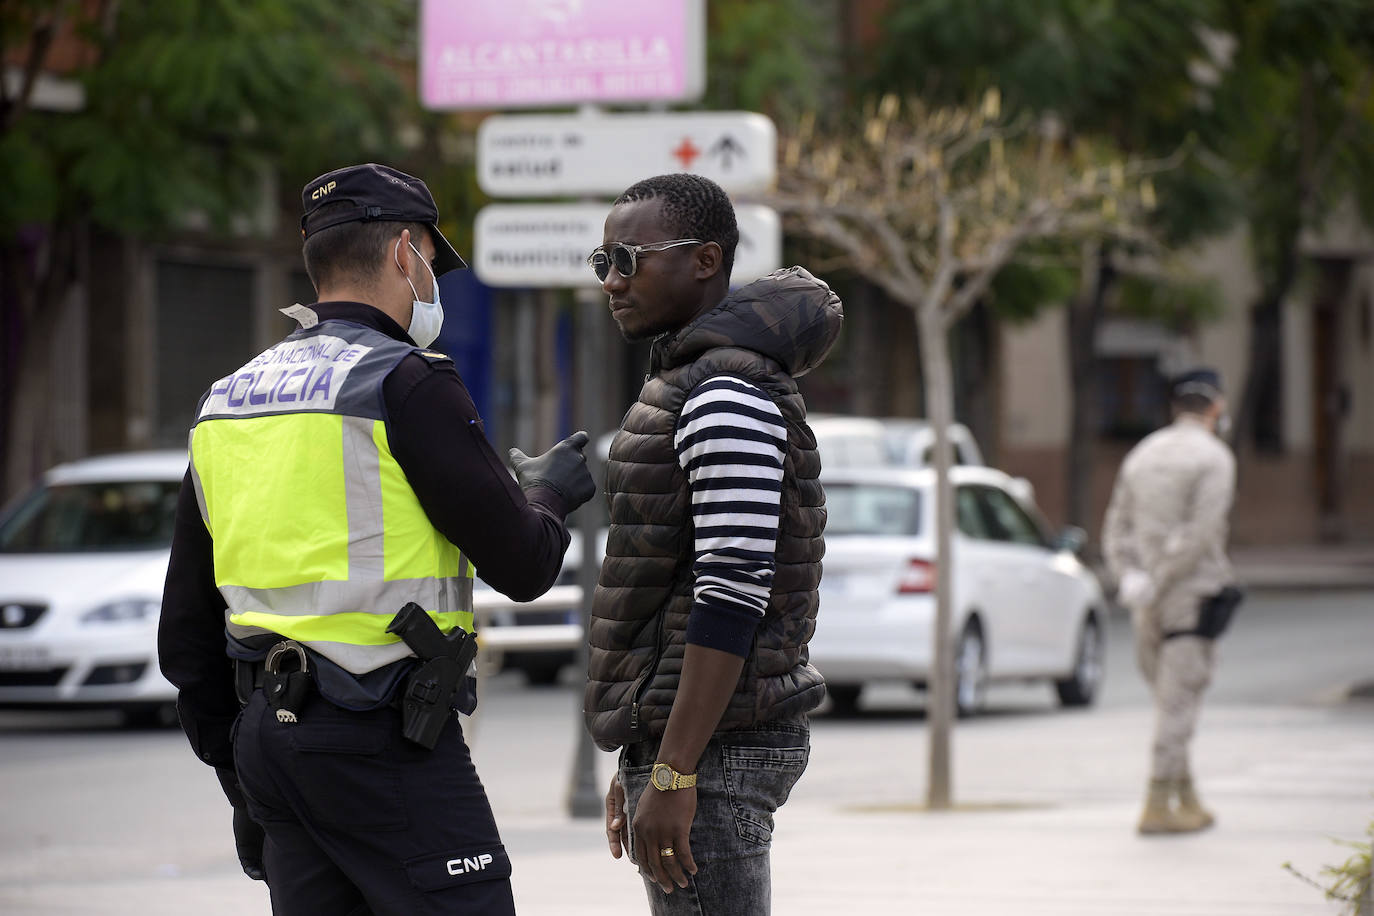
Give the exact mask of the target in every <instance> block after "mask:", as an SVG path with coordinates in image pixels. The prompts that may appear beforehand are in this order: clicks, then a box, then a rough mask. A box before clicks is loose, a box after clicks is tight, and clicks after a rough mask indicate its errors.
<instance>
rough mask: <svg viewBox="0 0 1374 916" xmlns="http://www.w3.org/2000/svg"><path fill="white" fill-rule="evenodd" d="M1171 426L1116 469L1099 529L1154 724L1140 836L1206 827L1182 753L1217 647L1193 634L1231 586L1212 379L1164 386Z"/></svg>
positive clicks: (1230, 460)
mask: <svg viewBox="0 0 1374 916" xmlns="http://www.w3.org/2000/svg"><path fill="white" fill-rule="evenodd" d="M1172 403H1173V411H1174V422H1173V423H1172V425H1170V426H1167V427H1165V428H1164V429H1161V430H1158V431H1156V432H1154V433H1152V434H1151V435H1149V436H1147V437H1146V438H1145V439H1144V440H1142V441H1141V442H1140V443H1139V444H1138V445H1137V446H1136V447H1135V448H1134V449H1132V450H1131V452H1130V454H1128V455H1127V456H1126V460H1125V461H1124V462H1123V463H1122V466H1121V471H1120V473H1119V474H1118V476H1117V480H1116V486H1115V488H1114V489H1113V491H1112V497H1111V502H1110V504H1109V505H1108V508H1107V515H1106V519H1105V521H1104V522H1103V532H1102V543H1103V549H1104V552H1105V554H1106V560H1107V566H1108V568H1109V570H1110V572H1111V573H1112V575H1113V576H1115V577H1116V579H1117V582H1118V592H1117V595H1118V599H1119V600H1120V601H1121V603H1122V604H1123V605H1125V606H1126V607H1127V608H1129V609H1130V612H1131V622H1132V625H1133V628H1134V630H1135V639H1136V656H1137V660H1138V662H1139V665H1140V670H1141V671H1142V672H1143V673H1144V675H1145V680H1146V681H1147V682H1148V683H1149V684H1150V687H1151V689H1152V691H1153V693H1154V698H1155V712H1156V724H1155V733H1154V742H1153V752H1152V756H1151V772H1150V784H1149V790H1148V794H1147V796H1146V801H1145V810H1144V812H1143V814H1142V815H1141V818H1140V824H1139V830H1140V832H1141V833H1146V834H1154V833H1183V832H1191V831H1195V830H1202V829H1205V828H1206V827H1209V826H1211V824H1212V823H1213V820H1214V818H1213V817H1212V814H1211V813H1210V812H1208V811H1207V810H1206V809H1205V808H1203V807H1202V805H1201V803H1200V802H1199V801H1198V798H1197V793H1196V792H1195V790H1194V789H1193V781H1192V776H1191V773H1190V770H1189V766H1188V743H1189V741H1190V740H1191V739H1192V736H1193V731H1194V729H1195V727H1196V725H1197V718H1198V713H1199V711H1200V709H1201V705H1202V694H1203V691H1205V690H1206V688H1207V685H1208V684H1209V683H1210V682H1211V679H1212V670H1213V666H1214V663H1215V641H1214V639H1212V638H1207V637H1206V636H1205V635H1203V634H1200V633H1199V632H1198V628H1199V620H1200V616H1201V609H1202V607H1203V605H1204V603H1205V602H1206V601H1207V600H1208V599H1209V598H1210V597H1211V596H1214V595H1217V594H1219V593H1220V592H1222V590H1223V589H1225V588H1226V587H1227V586H1230V585H1231V584H1232V582H1233V577H1232V573H1231V566H1230V564H1229V562H1228V561H1227V558H1226V537H1227V530H1228V525H1227V516H1228V515H1229V513H1230V510H1231V501H1232V497H1233V494H1234V491H1235V458H1234V457H1233V456H1232V454H1231V450H1230V449H1229V448H1228V447H1227V446H1226V444H1225V443H1224V442H1223V441H1222V439H1221V438H1220V437H1221V436H1222V435H1225V432H1226V426H1227V419H1228V418H1227V414H1226V398H1225V396H1224V395H1223V393H1222V387H1221V377H1220V375H1219V374H1218V373H1217V372H1215V371H1214V370H1211V369H1198V370H1194V371H1192V372H1188V373H1185V374H1183V375H1181V376H1179V377H1178V378H1177V379H1175V380H1174V383H1173V385H1172Z"/></svg>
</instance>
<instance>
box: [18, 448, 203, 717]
mask: <svg viewBox="0 0 1374 916" xmlns="http://www.w3.org/2000/svg"><path fill="white" fill-rule="evenodd" d="M186 466H187V457H186V452H185V450H177V451H159V452H135V453H127V454H121V455H111V456H108V457H103V458H89V459H86V460H83V461H76V462H72V463H71V464H64V465H61V466H59V467H56V468H53V469H52V470H50V471H48V472H47V474H45V475H44V477H43V480H42V482H41V483H40V484H39V485H38V486H37V487H36V488H34V489H33V490H32V491H31V492H29V493H28V494H27V495H25V496H24V497H22V498H21V499H19V500H18V501H17V502H15V503H14V504H13V505H12V506H10V507H9V509H8V511H7V512H6V513H5V514H4V516H3V517H0V707H11V708H15V707H45V706H46V707H70V708H78V707H115V708H119V709H122V710H123V711H124V713H125V715H126V718H127V719H128V720H129V721H130V722H131V723H136V724H152V723H155V722H158V721H162V722H167V721H168V711H169V710H170V708H171V704H172V703H173V702H174V701H175V699H176V688H174V687H173V686H172V685H171V684H170V683H168V682H167V680H166V679H165V678H163V676H162V673H161V672H160V671H159V670H158V663H157V622H158V615H159V613H160V611H161V608H162V585H163V580H164V579H165V578H166V575H167V560H168V556H169V551H170V545H171V542H172V527H173V522H174V519H175V516H176V504H177V492H178V489H179V488H180V486H181V479H182V477H183V475H185V473H186Z"/></svg>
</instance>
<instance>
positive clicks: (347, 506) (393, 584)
mask: <svg viewBox="0 0 1374 916" xmlns="http://www.w3.org/2000/svg"><path fill="white" fill-rule="evenodd" d="M298 314H301V315H303V316H304V320H303V327H301V328H300V329H298V330H297V331H295V332H294V333H292V334H291V335H290V336H289V337H287V338H286V339H285V340H283V341H282V342H281V343H279V344H277V345H276V346H274V347H272V348H271V349H269V350H267V351H265V352H263V353H262V354H260V355H259V356H258V357H257V358H255V359H253V360H252V361H250V362H249V363H248V364H246V365H245V366H243V367H242V368H240V369H239V370H237V371H236V372H233V373H231V374H230V375H227V376H225V377H224V378H222V379H220V380H219V381H218V382H216V383H215V384H214V385H213V386H212V387H211V388H210V390H209V391H208V392H206V394H205V395H204V396H203V397H202V398H201V401H200V406H199V407H198V409H197V411H196V422H195V425H194V427H192V429H191V473H192V477H193V479H194V482H195V489H196V496H197V498H198V499H199V501H200V511H201V517H202V518H203V519H204V520H205V525H206V527H207V528H208V529H209V531H210V535H211V537H212V538H213V540H214V558H215V584H216V585H217V586H218V587H219V590H220V593H221V594H222V595H223V596H224V600H225V602H226V605H227V608H228V611H227V628H228V632H229V633H230V635H232V636H235V637H237V638H239V639H245V638H248V637H251V636H255V635H260V634H263V633H267V632H271V633H277V634H279V635H281V636H283V637H285V638H288V639H294V640H296V641H298V642H301V643H303V644H305V645H307V646H309V647H311V648H312V649H314V650H315V651H317V652H319V653H320V654H321V655H323V656H325V657H326V658H329V659H330V660H331V661H334V662H335V663H337V664H338V665H340V666H341V667H343V668H345V669H346V670H348V671H351V672H353V673H354V674H363V673H365V672H368V671H372V670H374V669H376V668H379V667H381V666H383V665H386V664H389V663H391V662H394V661H397V660H399V659H401V658H405V657H406V656H408V655H411V654H412V653H411V651H410V649H409V648H408V647H407V646H406V645H405V644H404V643H402V642H400V641H399V639H398V638H397V637H396V636H394V635H392V634H390V633H387V632H386V627H387V624H388V623H390V622H391V618H392V616H393V615H394V614H395V613H396V612H397V611H398V610H400V609H401V607H402V606H403V605H405V603H406V602H408V601H414V602H416V603H417V604H419V605H420V606H421V607H422V608H424V609H425V610H426V611H427V612H429V614H430V616H431V617H433V618H434V620H435V622H436V623H437V624H438V626H439V628H440V629H441V630H442V631H443V632H445V633H447V632H450V631H451V630H452V629H453V628H454V627H455V626H459V627H462V628H463V629H465V630H467V631H468V632H471V631H472V629H473V620H472V577H473V568H472V565H471V564H470V563H468V562H467V559H466V558H465V557H464V556H463V554H462V553H461V552H460V551H459V550H458V548H457V547H455V546H454V545H453V544H452V543H450V542H449V541H448V539H447V538H445V537H444V536H443V534H441V533H440V532H439V531H438V530H437V529H435V527H434V526H433V525H432V524H431V523H430V521H429V518H428V517H427V516H426V515H425V512H424V509H422V508H421V506H420V503H419V500H418V499H416V496H415V493H414V492H413V491H412V490H411V488H410V485H409V483H408V482H407V481H406V476H405V474H404V472H403V471H402V470H401V467H400V465H398V464H397V463H396V459H395V457H394V456H393V455H392V454H391V447H390V444H389V443H388V441H387V434H386V424H385V422H384V421H383V418H384V416H385V412H384V403H383V398H382V383H383V381H384V380H385V378H386V376H387V374H388V373H390V372H391V370H392V369H393V368H395V366H396V364H397V363H398V362H400V361H401V359H403V358H404V357H405V356H407V355H408V354H410V353H420V354H421V355H424V356H428V357H431V358H433V357H437V356H438V354H429V353H427V352H426V351H423V350H418V349H417V348H415V347H413V346H411V345H410V344H407V343H403V342H401V341H398V340H395V339H393V338H391V337H388V336H387V335H386V334H383V333H382V332H380V331H376V330H373V329H371V328H367V327H363V326H360V325H356V324H353V323H351V322H346V321H342V320H329V321H324V322H320V323H315V322H314V321H313V320H312V319H313V315H314V313H313V312H310V311H309V310H308V309H302V310H300V312H299V313H298Z"/></svg>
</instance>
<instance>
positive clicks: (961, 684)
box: [954, 620, 988, 719]
mask: <svg viewBox="0 0 1374 916" xmlns="http://www.w3.org/2000/svg"><path fill="white" fill-rule="evenodd" d="M987 691H988V653H987V643H986V642H984V640H983V628H982V627H981V626H979V624H978V621H976V620H971V621H969V623H968V625H967V626H965V627H964V632H963V633H961V634H959V643H958V645H957V647H956V648H955V650H954V708H955V711H956V712H957V713H958V714H959V718H961V719H964V718H968V717H969V716H972V715H974V714H975V713H977V712H978V711H979V710H981V709H982V708H983V704H984V703H985V702H986V701H987Z"/></svg>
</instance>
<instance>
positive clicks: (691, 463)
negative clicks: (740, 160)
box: [584, 174, 843, 916]
mask: <svg viewBox="0 0 1374 916" xmlns="http://www.w3.org/2000/svg"><path fill="white" fill-rule="evenodd" d="M738 241H739V232H738V229H737V228H736V225H735V213H734V208H733V207H732V206H731V204H730V200H729V198H728V197H726V195H725V193H724V192H723V191H722V190H721V189H720V187H718V186H717V185H716V184H715V183H714V182H711V181H709V180H707V179H705V178H701V177H700V176H696V175H688V174H677V175H664V176H659V177H657V178H650V179H647V180H645V181H641V182H639V183H638V184H635V185H633V186H631V187H630V188H629V189H628V190H626V191H625V193H623V194H622V195H621V196H620V197H619V199H617V200H616V202H615V205H614V207H613V208H612V210H611V213H610V215H609V216H608V217H607V219H606V226H605V238H604V243H603V245H602V246H601V247H600V248H598V249H597V250H596V251H594V252H593V253H592V255H591V257H590V258H589V262H590V264H591V266H592V269H593V270H594V271H595V272H596V275H597V278H598V279H600V280H601V281H602V288H603V289H604V290H605V291H606V293H607V295H608V296H609V297H610V309H611V316H612V318H614V319H615V321H616V323H617V324H618V325H619V326H620V329H621V332H622V333H623V334H624V336H625V337H626V339H627V340H642V339H650V338H652V339H653V346H652V363H651V366H650V371H649V375H648V377H647V379H646V381H645V384H644V387H643V389H642V390H641V391H640V395H639V400H638V402H637V403H635V404H634V406H632V407H631V408H630V410H629V412H628V413H627V414H626V415H625V419H624V421H623V423H622V425H621V429H620V431H619V432H618V433H617V435H616V437H615V440H614V441H613V443H612V444H611V450H610V457H609V461H608V463H607V467H606V495H607V498H608V499H609V502H610V513H611V519H610V521H611V525H610V531H609V535H608V539H607V543H606V559H605V562H604V564H603V566H602V568H601V576H600V580H599V582H598V584H597V588H596V596H595V601H594V605H593V610H592V620H591V627H590V631H589V633H588V638H589V642H590V660H589V671H588V682H587V689H586V696H585V703H584V713H585V715H586V720H587V727H588V729H589V730H590V731H591V734H592V736H593V738H595V740H596V742H597V744H598V745H599V746H600V747H602V748H603V749H606V750H614V749H616V748H620V749H621V753H620V765H619V769H618V772H617V773H616V776H615V778H614V779H613V780H612V782H611V787H610V791H609V792H608V793H607V796H606V833H607V839H608V842H609V844H610V848H611V854H612V855H613V856H615V857H617V858H619V857H620V856H621V854H622V851H627V852H628V853H629V855H630V858H631V860H632V861H633V862H634V863H635V864H636V865H638V867H639V870H640V873H641V875H642V876H643V878H644V883H645V888H646V891H647V893H648V896H649V904H650V910H651V911H652V912H653V913H656V914H674V913H692V914H707V916H717V914H749V916H760V914H767V913H768V912H769V908H770V898H771V887H770V878H769V856H768V851H769V845H770V842H771V839H772V830H773V815H774V813H775V812H776V810H777V809H778V808H779V807H780V806H781V805H782V804H783V802H785V801H786V799H787V796H788V793H789V792H790V790H791V788H792V786H793V784H794V783H795V782H796V780H797V778H798V777H800V776H801V773H802V771H803V770H804V769H805V768H806V762H807V758H808V755H809V752H810V738H809V735H810V732H809V726H808V722H807V713H808V712H809V711H810V710H812V709H814V708H815V707H816V706H817V705H819V704H820V702H821V701H822V699H823V698H824V696H825V685H824V681H823V680H822V678H821V675H820V672H818V671H817V670H816V669H815V668H814V667H812V666H811V664H810V663H809V661H808V654H807V648H806V646H807V642H808V640H809V639H810V638H811V634H812V632H813V631H814V629H815V622H816V606H817V592H816V587H817V584H818V583H819V581H820V576H821V557H822V555H823V554H824V552H825V542H824V539H823V537H822V534H823V531H824V528H825V508H824V504H825V497H824V494H823V492H822V490H821V486H820V483H819V481H818V480H817V477H818V475H819V473H820V459H819V457H818V455H817V453H816V440H815V437H814V436H813V435H812V433H811V430H810V428H809V427H808V426H807V425H806V409H805V405H804V404H803V402H802V398H801V395H800V394H799V392H798V390H797V383H796V378H797V377H798V376H801V375H803V374H804V373H806V372H808V371H810V370H811V369H813V368H815V367H816V366H817V365H819V364H820V362H821V361H822V360H823V359H824V358H825V356H826V353H827V352H829V350H830V348H831V346H832V345H833V344H834V342H835V339H836V337H837V336H838V335H839V332H840V325H841V322H842V319H843V312H842V309H841V306H840V301H839V298H838V297H837V296H836V295H835V294H834V293H832V292H831V291H830V289H829V287H827V286H826V285H825V284H824V283H823V282H821V281H820V280H817V279H816V278H815V277H813V276H811V275H810V274H809V273H807V272H806V271H805V270H803V269H801V268H799V267H793V268H790V269H786V270H780V271H776V272H774V273H773V274H770V275H769V276H767V277H764V278H762V279H760V280H757V281H755V282H754V283H751V284H749V285H747V286H745V287H743V288H741V289H738V290H736V291H735V292H733V293H731V292H730V291H729V277H730V269H731V266H732V263H733V261H734V255H735V246H736V244H737V242H738Z"/></svg>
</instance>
